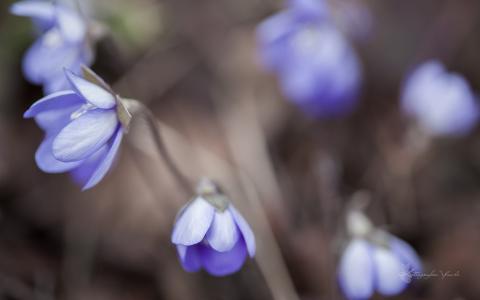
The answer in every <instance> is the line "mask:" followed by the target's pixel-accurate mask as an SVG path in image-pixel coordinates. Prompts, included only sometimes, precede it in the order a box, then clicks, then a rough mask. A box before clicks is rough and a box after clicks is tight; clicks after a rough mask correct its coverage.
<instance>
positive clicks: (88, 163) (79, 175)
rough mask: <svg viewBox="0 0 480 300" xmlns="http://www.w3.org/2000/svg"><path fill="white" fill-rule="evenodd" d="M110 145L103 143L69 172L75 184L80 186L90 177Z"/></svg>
mask: <svg viewBox="0 0 480 300" xmlns="http://www.w3.org/2000/svg"><path fill="white" fill-rule="evenodd" d="M109 149H110V146H109V145H108V143H107V144H105V145H103V146H102V147H101V148H100V149H98V150H97V152H95V153H93V154H92V155H90V156H89V157H87V158H86V159H85V160H83V162H82V164H81V165H79V166H78V168H76V169H73V170H72V171H71V172H70V175H71V176H72V178H73V181H75V183H76V184H78V185H80V186H82V187H83V186H85V184H87V182H88V180H89V179H90V178H91V177H92V174H93V172H95V170H96V169H97V168H98V166H99V165H100V163H101V162H102V161H103V159H104V158H105V156H106V155H107V153H108V150H109Z"/></svg>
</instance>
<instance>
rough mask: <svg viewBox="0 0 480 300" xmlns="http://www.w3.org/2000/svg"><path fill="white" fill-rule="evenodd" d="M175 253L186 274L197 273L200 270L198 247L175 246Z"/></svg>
mask: <svg viewBox="0 0 480 300" xmlns="http://www.w3.org/2000/svg"><path fill="white" fill-rule="evenodd" d="M177 252H178V256H179V258H180V262H181V263H182V267H183V269H184V270H185V271H187V272H197V271H198V270H200V268H201V261H200V255H199V253H198V245H193V246H184V245H177Z"/></svg>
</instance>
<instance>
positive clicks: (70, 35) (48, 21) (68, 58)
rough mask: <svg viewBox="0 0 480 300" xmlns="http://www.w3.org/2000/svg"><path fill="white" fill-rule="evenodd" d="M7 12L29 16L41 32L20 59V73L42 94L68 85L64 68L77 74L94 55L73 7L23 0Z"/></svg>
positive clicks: (86, 28)
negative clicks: (21, 65) (42, 90)
mask: <svg viewBox="0 0 480 300" xmlns="http://www.w3.org/2000/svg"><path fill="white" fill-rule="evenodd" d="M10 11H11V12H12V13H13V14H15V15H18V16H24V17H30V18H32V20H33V23H34V24H35V25H36V27H37V29H38V31H39V32H40V33H41V34H40V36H39V37H38V39H37V41H35V43H34V44H33V45H32V46H31V47H30V49H28V51H27V52H26V54H25V56H24V58H23V73H24V75H25V77H26V78H27V79H28V81H30V82H31V83H34V84H38V85H42V86H43V88H44V92H45V94H49V93H52V92H56V91H60V90H63V89H66V88H68V82H67V80H66V79H65V76H64V75H63V69H64V68H67V69H69V70H72V71H73V72H75V73H79V72H80V70H81V66H82V65H88V66H89V65H91V63H92V62H93V58H94V53H93V48H92V46H91V40H89V33H88V30H89V28H88V24H87V23H86V22H85V20H83V18H82V16H80V15H79V14H78V13H77V12H75V11H74V10H72V9H70V8H68V7H66V6H63V5H60V4H57V3H52V2H47V1H34V0H26V1H20V2H17V3H15V4H13V5H12V6H11V8H10Z"/></svg>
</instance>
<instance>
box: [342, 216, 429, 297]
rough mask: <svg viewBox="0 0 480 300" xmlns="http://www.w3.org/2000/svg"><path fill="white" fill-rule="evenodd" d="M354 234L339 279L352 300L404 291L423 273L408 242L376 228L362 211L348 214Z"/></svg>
mask: <svg viewBox="0 0 480 300" xmlns="http://www.w3.org/2000/svg"><path fill="white" fill-rule="evenodd" d="M347 229H348V232H349V234H350V236H351V239H350V240H349V242H348V244H347V246H346V247H345V249H344V251H343V254H342V256H341V259H340V263H339V267H338V281H339V284H340V288H341V289H342V291H343V294H344V295H345V297H346V298H347V299H349V300H364V299H370V298H371V297H372V296H373V295H374V294H375V292H377V293H379V294H381V295H384V296H393V295H397V294H399V293H401V292H402V291H403V290H404V289H405V288H406V287H407V286H408V285H409V284H410V283H411V282H412V281H413V279H415V278H417V277H419V275H420V274H421V272H422V264H421V261H420V258H419V257H418V255H417V253H416V252H415V250H414V249H413V248H412V247H411V246H410V245H409V244H407V243H406V242H405V241H402V240H401V239H399V238H397V237H395V236H393V235H391V234H390V233H388V232H386V231H383V230H381V229H378V228H375V227H374V226H373V225H372V223H371V222H370V220H369V219H368V218H367V217H366V216H365V215H364V214H363V213H362V212H360V211H356V210H352V211H349V212H348V214H347Z"/></svg>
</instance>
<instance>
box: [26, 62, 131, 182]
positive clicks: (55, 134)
mask: <svg viewBox="0 0 480 300" xmlns="http://www.w3.org/2000/svg"><path fill="white" fill-rule="evenodd" d="M85 72H86V73H85V74H87V75H86V76H85V78H82V77H79V76H77V75H75V74H73V73H72V72H70V71H65V76H66V78H67V79H68V82H69V83H70V85H71V90H67V91H60V92H55V93H53V94H50V95H48V96H46V97H44V98H42V99H40V100H38V101H37V102H35V103H34V104H33V105H32V106H31V107H30V108H29V109H28V110H27V111H26V112H25V114H24V117H25V118H34V119H35V121H36V122H37V124H38V126H40V127H41V128H42V129H43V130H44V131H45V139H44V140H43V142H42V143H41V144H40V147H39V148H38V150H37V152H36V154H35V160H36V162H37V165H38V167H39V168H40V169H41V170H42V171H44V172H47V173H62V172H67V171H70V172H72V175H73V177H74V178H75V179H77V180H78V181H79V183H81V184H82V185H83V189H84V190H85V189H89V188H91V187H93V186H94V185H96V184H97V183H98V182H99V181H100V180H101V179H102V178H103V177H104V176H105V174H106V173H107V172H108V170H109V169H110V167H111V165H112V163H113V161H114V159H115V157H116V154H117V152H118V149H119V146H120V142H121V141H122V137H123V133H124V128H125V126H124V125H122V124H124V123H123V122H121V121H120V120H121V118H120V117H119V111H120V109H121V107H123V106H122V105H120V104H121V103H120V104H119V102H120V101H121V100H120V99H119V97H116V96H115V95H114V94H113V93H112V92H111V90H110V88H109V87H108V86H107V85H106V84H105V83H104V82H103V80H102V79H100V78H99V77H98V76H97V75H96V74H95V73H93V71H91V70H89V69H85ZM87 79H88V80H87Z"/></svg>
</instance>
